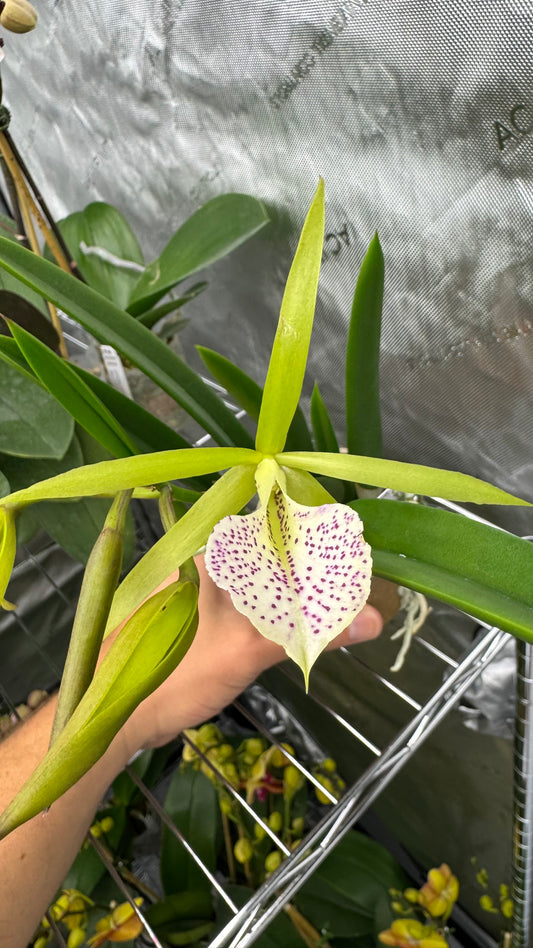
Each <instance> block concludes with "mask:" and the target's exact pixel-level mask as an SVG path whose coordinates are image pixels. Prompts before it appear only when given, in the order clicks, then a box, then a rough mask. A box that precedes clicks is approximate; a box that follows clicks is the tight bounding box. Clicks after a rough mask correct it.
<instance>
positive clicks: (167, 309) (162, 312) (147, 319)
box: [137, 280, 207, 329]
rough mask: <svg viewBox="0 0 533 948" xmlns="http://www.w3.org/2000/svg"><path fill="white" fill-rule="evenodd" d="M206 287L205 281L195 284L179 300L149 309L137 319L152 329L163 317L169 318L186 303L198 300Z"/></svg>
mask: <svg viewBox="0 0 533 948" xmlns="http://www.w3.org/2000/svg"><path fill="white" fill-rule="evenodd" d="M206 287H207V283H206V282H205V280H204V281H202V282H201V283H195V284H194V286H191V287H190V289H188V290H187V292H186V293H184V294H183V296H180V297H179V299H175V300H169V301H168V303H162V304H161V306H156V307H154V309H147V310H146V312H145V313H141V315H140V316H137V319H138V320H139V322H140V323H142V324H143V326H147V327H148V329H151V328H152V326H155V324H156V323H158V322H159V320H160V319H163V316H168V315H169V314H170V313H174V312H176V310H178V309H181V307H182V306H185V303H190V301H191V300H194V299H196V297H197V296H199V295H200V293H203V292H204V290H205V288H206Z"/></svg>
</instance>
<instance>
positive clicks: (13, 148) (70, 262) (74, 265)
mask: <svg viewBox="0 0 533 948" xmlns="http://www.w3.org/2000/svg"><path fill="white" fill-rule="evenodd" d="M4 136H5V139H6V141H7V143H8V145H9V147H10V148H11V151H12V153H13V157H14V159H15V161H16V162H17V164H18V166H19V168H20V170H21V171H22V174H23V175H24V177H25V179H26V181H27V182H28V184H29V186H30V188H31V190H32V191H33V194H34V196H35V200H36V202H37V203H38V204H39V205H40V207H41V209H42V212H43V214H44V216H45V217H46V220H47V222H48V226H49V228H50V230H51V231H52V233H53V235H54V237H55V239H56V241H57V243H58V244H59V246H60V248H61V251H62V253H63V256H64V258H65V260H66V262H67V264H68V268H69V272H70V273H73V274H74V276H75V277H77V278H78V280H81V281H82V282H83V283H85V280H84V278H83V275H82V274H81V272H80V271H79V270H78V265H77V263H76V261H75V260H74V258H73V256H72V254H71V252H70V250H69V249H68V247H67V245H66V243H65V240H64V238H63V235H62V233H61V231H60V230H59V227H58V226H57V224H56V222H55V220H54V218H53V217H52V214H51V213H50V211H49V209H48V206H47V204H46V202H45V200H44V198H43V196H42V194H41V192H40V190H39V188H38V187H37V185H36V184H35V181H34V180H33V178H32V176H31V174H30V172H29V171H28V168H27V165H26V164H25V162H24V160H23V158H22V156H21V154H20V152H19V150H18V148H17V146H16V145H15V142H14V141H13V139H12V137H11V133H10V132H8V131H7V129H6V131H5V132H4ZM50 249H52V248H51V247H50Z"/></svg>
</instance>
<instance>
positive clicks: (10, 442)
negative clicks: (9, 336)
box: [0, 349, 74, 459]
mask: <svg viewBox="0 0 533 948" xmlns="http://www.w3.org/2000/svg"><path fill="white" fill-rule="evenodd" d="M1 352H2V350H1V349H0V355H1ZM73 431H74V420H73V419H72V418H71V417H70V415H69V414H68V412H66V411H65V409H64V408H63V407H62V406H61V405H58V403H57V402H56V400H55V398H53V397H52V396H51V395H49V394H48V392H45V391H44V390H43V388H42V387H41V385H40V384H38V383H37V382H35V381H32V379H31V378H30V377H29V375H28V374H26V373H21V372H19V370H18V367H17V368H15V367H14V366H13V365H10V364H8V363H7V362H5V363H4V365H3V366H2V371H1V372H0V452H2V453H3V454H11V455H14V456H16V457H26V458H56V459H59V458H62V457H63V455H64V453H65V451H66V450H67V448H68V446H69V443H70V440H71V438H72V432H73Z"/></svg>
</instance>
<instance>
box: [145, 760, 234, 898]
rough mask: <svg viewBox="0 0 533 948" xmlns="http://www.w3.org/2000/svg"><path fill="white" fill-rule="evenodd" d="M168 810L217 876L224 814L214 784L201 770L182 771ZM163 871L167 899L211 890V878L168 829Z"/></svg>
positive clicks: (168, 797)
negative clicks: (192, 890) (200, 890)
mask: <svg viewBox="0 0 533 948" xmlns="http://www.w3.org/2000/svg"><path fill="white" fill-rule="evenodd" d="M165 810H166V811H167V813H168V815H169V816H170V817H171V819H172V821H173V823H175V825H176V826H177V827H178V829H179V830H180V831H181V832H182V833H183V835H184V837H185V839H186V840H187V842H188V843H190V845H191V846H192V848H193V849H194V851H195V852H196V853H197V855H198V856H200V858H201V860H202V862H203V863H204V865H205V866H206V867H207V868H208V869H209V870H210V871H211V872H214V871H215V869H216V855H217V837H218V836H219V829H220V815H219V814H220V810H219V805H218V794H217V791H216V789H215V787H214V785H213V784H212V782H211V781H210V780H209V779H208V778H207V777H206V775H205V774H203V773H202V771H201V770H194V768H192V767H188V768H187V769H186V770H181V769H179V768H178V769H177V770H176V771H175V773H174V776H173V778H172V780H171V782H170V786H169V788H168V792H167V795H166V797H165ZM160 871H161V883H162V885H163V891H164V893H165V895H173V894H174V893H177V892H185V891H186V890H187V889H202V888H205V889H206V890H208V891H210V889H211V883H210V881H209V879H208V878H207V876H206V875H205V874H204V873H203V872H202V870H201V869H200V867H199V866H198V865H197V864H196V862H195V861H194V860H193V859H192V858H191V856H190V855H189V853H188V852H187V851H186V850H185V848H184V847H183V846H182V844H181V843H180V842H179V840H177V839H176V837H175V836H174V835H173V834H172V833H171V832H170V830H169V829H167V827H166V826H165V827H164V828H163V839H162V846H161V861H160Z"/></svg>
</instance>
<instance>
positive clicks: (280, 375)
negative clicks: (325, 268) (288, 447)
mask: <svg viewBox="0 0 533 948" xmlns="http://www.w3.org/2000/svg"><path fill="white" fill-rule="evenodd" d="M323 241H324V182H323V181H322V179H320V182H319V185H318V188H317V190H316V194H315V196H314V198H313V202H312V204H311V207H310V209H309V212H308V214H307V217H306V220H305V223H304V226H303V230H302V233H301V236H300V241H299V243H298V247H297V250H296V254H295V257H294V260H293V262H292V266H291V269H290V272H289V276H288V278H287V283H286V286H285V292H284V294H283V301H282V304H281V310H280V314H279V322H278V328H277V330H276V336H275V339H274V345H273V347H272V355H271V357H270V364H269V367H268V373H267V377H266V382H265V390H264V394H263V403H262V405H261V413H260V415H259V422H258V425H257V437H256V447H257V449H258V451H262V452H264V453H265V454H276V453H277V452H278V451H283V447H284V445H285V441H286V438H287V432H288V430H289V426H290V423H291V421H292V419H293V416H294V413H295V411H296V408H297V405H298V402H299V400H300V393H301V391H302V384H303V380H304V375H305V366H306V363H307V353H308V350H309V342H310V339H311V330H312V328H313V316H314V312H315V304H316V294H317V289H318V276H319V273H320V261H321V256H322V244H323Z"/></svg>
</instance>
